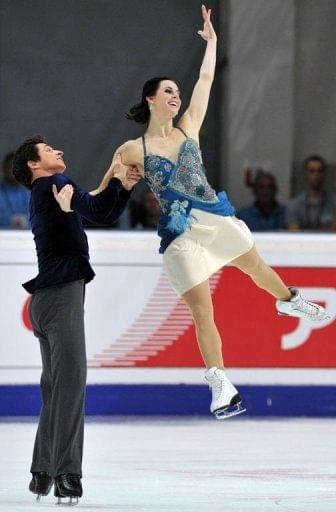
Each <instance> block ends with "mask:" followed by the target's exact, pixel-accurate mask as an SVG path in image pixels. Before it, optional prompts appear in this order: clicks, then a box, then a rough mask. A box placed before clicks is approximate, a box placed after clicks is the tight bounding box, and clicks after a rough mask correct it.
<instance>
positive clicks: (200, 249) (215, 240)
mask: <svg viewBox="0 0 336 512" xmlns="http://www.w3.org/2000/svg"><path fill="white" fill-rule="evenodd" d="M191 215H193V216H194V217H196V219H197V221H196V222H195V223H194V224H193V225H192V227H191V229H190V230H187V231H185V232H184V233H182V235H179V236H178V237H177V238H175V240H174V241H173V242H171V244H170V245H169V246H168V248H167V249H166V250H165V252H164V254H163V263H164V266H165V268H166V271H167V274H168V277H169V280H170V282H171V284H172V286H173V288H174V289H175V291H176V292H177V294H178V295H183V294H184V293H185V292H187V291H188V290H191V288H193V287H194V286H196V285H198V284H200V283H202V282H203V281H206V280H207V279H208V278H209V277H210V276H211V275H212V274H214V273H215V272H217V270H219V269H220V268H221V267H223V266H224V265H226V264H227V263H229V262H230V261H232V260H234V259H235V258H237V257H238V256H241V255H242V254H245V253H246V252H248V251H249V250H250V249H251V248H252V246H253V243H254V242H253V238H252V234H251V231H250V230H249V228H248V227H247V226H246V224H245V222H243V221H242V220H239V219H237V218H236V217H223V216H221V215H215V214H213V213H208V212H204V211H202V210H196V209H192V210H191Z"/></svg>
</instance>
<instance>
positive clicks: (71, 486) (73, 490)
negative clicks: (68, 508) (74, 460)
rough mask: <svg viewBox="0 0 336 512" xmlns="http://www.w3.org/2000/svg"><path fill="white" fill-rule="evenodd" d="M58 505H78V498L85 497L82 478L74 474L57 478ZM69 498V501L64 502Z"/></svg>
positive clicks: (56, 494)
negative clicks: (64, 499)
mask: <svg viewBox="0 0 336 512" xmlns="http://www.w3.org/2000/svg"><path fill="white" fill-rule="evenodd" d="M54 495H55V496H56V498H57V504H58V505H77V503H78V498H81V496H82V495H83V488H82V483H81V477H80V476H79V475H74V474H73V473H66V474H65V475H59V476H57V477H56V478H55V492H54ZM63 498H68V500H67V501H62V499H63Z"/></svg>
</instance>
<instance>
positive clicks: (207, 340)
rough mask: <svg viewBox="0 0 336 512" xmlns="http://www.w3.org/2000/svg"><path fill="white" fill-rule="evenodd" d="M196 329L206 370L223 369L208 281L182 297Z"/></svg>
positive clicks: (220, 346)
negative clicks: (214, 367)
mask: <svg viewBox="0 0 336 512" xmlns="http://www.w3.org/2000/svg"><path fill="white" fill-rule="evenodd" d="M183 299H184V301H185V302H186V304H187V306H188V307H189V308H190V310H191V312H192V315H193V318H194V322H195V328H196V336H197V343H198V346H199V349H200V351H201V354H202V357H203V360H204V363H205V365H206V367H207V368H212V367H213V366H216V367H217V368H223V366H224V365H223V356H222V342H221V338H220V335H219V332H218V330H217V327H216V324H215V321H214V314H213V305H212V298H211V292H210V285H209V281H208V280H207V281H204V282H203V283H201V284H199V285H197V286H194V288H192V289H191V290H189V291H187V292H186V293H185V294H184V295H183Z"/></svg>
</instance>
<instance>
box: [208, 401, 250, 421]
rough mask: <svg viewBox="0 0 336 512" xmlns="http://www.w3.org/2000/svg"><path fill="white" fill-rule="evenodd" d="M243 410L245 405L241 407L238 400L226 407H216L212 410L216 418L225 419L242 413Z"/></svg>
mask: <svg viewBox="0 0 336 512" xmlns="http://www.w3.org/2000/svg"><path fill="white" fill-rule="evenodd" d="M245 411H246V409H245V407H243V405H242V403H241V402H239V403H236V404H234V405H229V406H227V407H222V408H221V409H217V410H216V411H214V415H215V417H216V419H217V420H227V419H228V418H232V417H233V416H238V414H242V413H243V412H245Z"/></svg>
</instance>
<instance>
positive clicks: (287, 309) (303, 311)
mask: <svg viewBox="0 0 336 512" xmlns="http://www.w3.org/2000/svg"><path fill="white" fill-rule="evenodd" d="M289 290H290V292H291V294H292V298H291V299H290V300H277V301H276V303H275V305H276V308H277V310H278V314H279V315H285V316H296V317H299V318H305V319H306V320H312V321H313V322H318V321H320V320H326V319H327V318H329V316H328V315H327V313H326V310H325V309H324V308H323V307H322V306H319V305H318V304H314V303H313V302H309V301H308V300H305V299H303V298H302V297H301V295H300V292H299V290H298V289H297V288H289Z"/></svg>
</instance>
